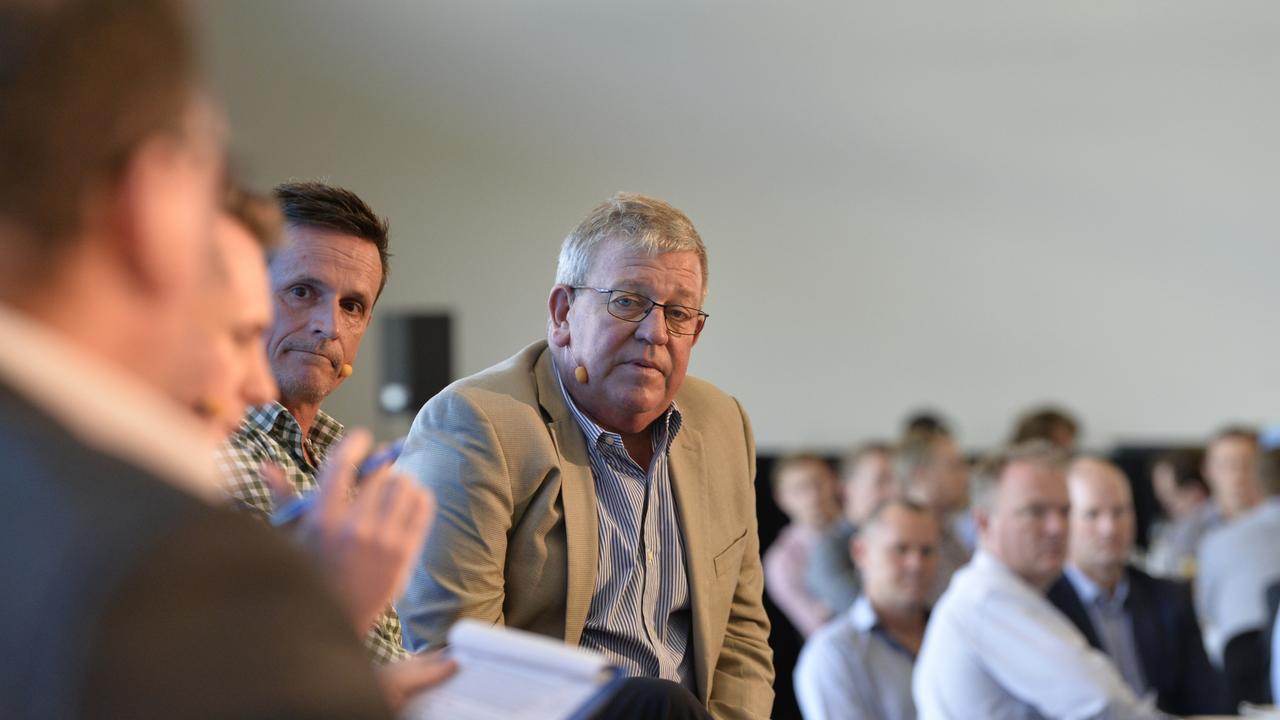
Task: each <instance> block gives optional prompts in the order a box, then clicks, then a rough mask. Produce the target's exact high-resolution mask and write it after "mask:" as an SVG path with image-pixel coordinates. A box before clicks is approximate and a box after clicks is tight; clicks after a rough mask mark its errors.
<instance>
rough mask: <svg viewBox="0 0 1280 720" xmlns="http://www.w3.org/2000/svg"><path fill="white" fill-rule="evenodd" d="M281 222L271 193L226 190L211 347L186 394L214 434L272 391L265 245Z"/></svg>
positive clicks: (210, 317)
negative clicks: (266, 337) (258, 194)
mask: <svg viewBox="0 0 1280 720" xmlns="http://www.w3.org/2000/svg"><path fill="white" fill-rule="evenodd" d="M282 222H283V219H282V217H281V215H280V210H279V207H278V206H277V205H276V203H275V202H274V201H273V200H271V199H269V198H265V197H261V196H257V195H251V194H249V193H246V192H244V191H243V190H240V189H239V188H231V189H230V190H229V191H228V193H227V197H226V202H225V205H224V207H223V212H222V214H221V215H220V216H219V217H218V221H217V228H216V230H215V236H216V242H217V247H218V255H217V257H216V258H215V263H214V266H215V267H214V272H215V274H216V275H217V277H218V281H217V282H216V283H215V287H214V289H213V291H212V292H211V293H210V295H209V298H208V302H207V307H206V308H205V313H204V319H205V321H206V322H207V323H208V334H209V337H208V351H207V353H205V354H204V355H203V356H202V357H201V362H199V363H197V364H196V365H194V366H193V367H192V371H193V375H194V377H193V380H192V383H191V393H192V394H191V395H190V396H189V397H187V398H184V399H185V401H186V402H187V403H189V404H190V405H191V406H192V407H193V408H194V409H195V411H196V414H197V415H198V416H199V417H200V418H201V419H202V420H203V421H204V422H205V424H206V425H207V426H208V427H209V429H210V431H211V432H212V433H213V434H214V435H216V436H218V437H219V438H221V437H226V436H227V435H230V434H231V433H233V432H235V429H236V427H237V426H238V425H239V423H240V419H241V417H243V416H244V412H245V410H246V409H247V408H248V407H249V406H252V405H260V404H262V403H266V402H270V401H272V400H274V399H275V398H276V385H275V379H274V378H273V377H272V375H271V367H270V365H268V363H267V356H266V351H265V345H264V339H265V336H266V332H267V329H268V328H269V327H270V325H271V293H270V289H269V285H268V282H267V268H266V255H265V253H266V252H268V251H271V250H273V249H275V248H276V247H277V246H278V244H279V242H280V233H281V227H282Z"/></svg>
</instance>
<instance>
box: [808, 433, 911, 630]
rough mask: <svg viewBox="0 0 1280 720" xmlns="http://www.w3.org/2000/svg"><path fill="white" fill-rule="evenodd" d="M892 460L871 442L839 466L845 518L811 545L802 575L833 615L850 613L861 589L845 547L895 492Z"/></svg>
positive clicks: (883, 446) (887, 450) (884, 449)
mask: <svg viewBox="0 0 1280 720" xmlns="http://www.w3.org/2000/svg"><path fill="white" fill-rule="evenodd" d="M892 458H893V450H892V448H890V446H889V445H887V444H885V443H882V442H870V443H867V444H865V445H863V446H861V447H859V448H858V449H857V450H854V451H853V452H852V453H851V454H850V455H849V456H848V457H846V458H845V460H844V462H843V463H842V464H841V466H840V477H841V504H842V507H843V509H844V517H843V518H842V519H841V520H840V521H839V522H838V523H836V524H835V525H834V526H832V527H831V529H830V530H828V531H827V532H826V533H825V534H824V535H823V537H822V538H821V540H819V542H818V543H817V544H816V545H814V547H813V550H812V552H811V554H810V556H809V566H808V569H807V573H806V585H807V587H808V588H809V592H810V593H811V594H812V595H813V597H815V598H817V599H818V600H819V601H820V602H822V603H823V604H824V605H826V606H827V607H828V608H830V609H831V612H832V613H834V614H839V613H842V612H844V611H845V610H847V609H849V607H850V606H851V605H853V601H854V600H856V599H857V597H858V592H859V591H860V582H859V579H858V570H857V568H856V567H854V564H853V561H852V559H851V558H850V557H849V543H850V542H851V541H852V539H853V537H854V536H855V535H856V534H857V532H858V526H859V525H861V524H862V522H863V521H864V520H866V518H867V516H868V515H870V514H871V511H872V510H874V509H875V508H876V507H877V506H878V505H879V504H880V503H882V502H884V501H885V500H888V499H889V498H892V497H894V496H895V495H896V493H897V492H898V488H897V484H896V483H895V482H894V480H893V467H892Z"/></svg>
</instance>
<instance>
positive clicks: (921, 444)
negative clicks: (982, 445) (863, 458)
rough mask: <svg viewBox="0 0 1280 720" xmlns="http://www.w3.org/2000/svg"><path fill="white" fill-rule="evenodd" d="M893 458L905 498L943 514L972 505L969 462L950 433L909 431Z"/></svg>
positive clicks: (896, 475)
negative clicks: (970, 499) (970, 500)
mask: <svg viewBox="0 0 1280 720" xmlns="http://www.w3.org/2000/svg"><path fill="white" fill-rule="evenodd" d="M893 457H894V462H893V465H894V467H893V474H894V476H895V477H896V478H897V479H898V482H899V484H900V485H901V487H902V492H903V494H904V496H905V497H907V498H910V499H911V500H913V501H914V502H917V503H919V504H921V505H924V506H926V507H929V508H932V509H933V510H934V512H937V513H940V514H946V513H950V512H955V511H957V510H961V509H963V508H964V507H965V506H966V505H967V504H968V502H969V465H968V463H966V462H965V459H964V454H963V453H961V452H960V447H959V446H958V445H956V441H955V440H953V439H952V438H951V436H950V435H947V434H943V433H937V432H915V433H911V434H908V435H907V436H906V438H905V439H904V440H903V442H902V444H901V445H899V446H898V448H897V450H896V451H895V452H894V456H893Z"/></svg>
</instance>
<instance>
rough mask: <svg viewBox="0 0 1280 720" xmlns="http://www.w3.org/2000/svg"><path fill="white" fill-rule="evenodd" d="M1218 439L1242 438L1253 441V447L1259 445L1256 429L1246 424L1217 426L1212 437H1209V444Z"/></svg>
mask: <svg viewBox="0 0 1280 720" xmlns="http://www.w3.org/2000/svg"><path fill="white" fill-rule="evenodd" d="M1219 440H1244V441H1245V442H1249V443H1253V445H1254V447H1257V446H1258V445H1259V442H1258V431H1257V430H1256V429H1255V428H1253V427H1250V426H1248V425H1227V426H1226V427H1222V428H1219V429H1218V431H1217V432H1215V433H1214V434H1213V437H1212V438H1209V444H1210V445H1213V444H1214V443H1216V442H1218V441H1219Z"/></svg>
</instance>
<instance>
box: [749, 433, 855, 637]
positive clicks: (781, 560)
mask: <svg viewBox="0 0 1280 720" xmlns="http://www.w3.org/2000/svg"><path fill="white" fill-rule="evenodd" d="M773 497H774V501H775V502H777V503H778V507H780V508H782V511H783V512H784V513H786V515H787V517H788V518H790V519H791V523H790V524H788V525H787V526H786V527H784V528H783V529H782V530H781V531H780V532H779V533H778V537H777V538H776V539H775V540H774V541H773V544H772V545H770V546H769V549H768V550H766V551H765V553H764V589H765V592H767V593H769V597H770V598H771V599H772V600H773V602H774V604H775V605H777V606H778V607H779V608H780V609H781V610H782V612H784V613H786V615H787V619H788V620H790V621H791V624H792V625H794V626H795V627H796V629H797V630H799V631H800V633H801V634H802V635H804V636H806V637H808V636H809V635H810V634H812V633H813V631H814V630H817V629H818V628H819V627H822V625H823V623H825V622H826V621H827V620H830V619H831V608H829V607H827V606H826V605H824V604H823V603H822V601H821V600H818V599H817V598H816V597H814V596H813V595H812V594H811V593H810V592H809V588H808V586H807V585H806V584H805V572H806V570H807V568H808V566H809V553H810V552H811V551H812V549H813V546H814V545H815V544H816V543H817V542H818V541H819V540H821V539H822V536H823V533H825V532H826V531H827V530H829V529H830V527H831V524H832V523H833V522H834V521H835V519H836V516H837V514H838V513H839V506H838V505H837V502H836V477H835V472H833V471H832V469H831V465H830V464H829V463H827V461H826V460H824V459H823V458H821V457H818V456H817V455H794V456H791V457H788V458H784V459H782V460H780V461H779V462H778V464H777V465H776V466H775V467H774V470H773Z"/></svg>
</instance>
